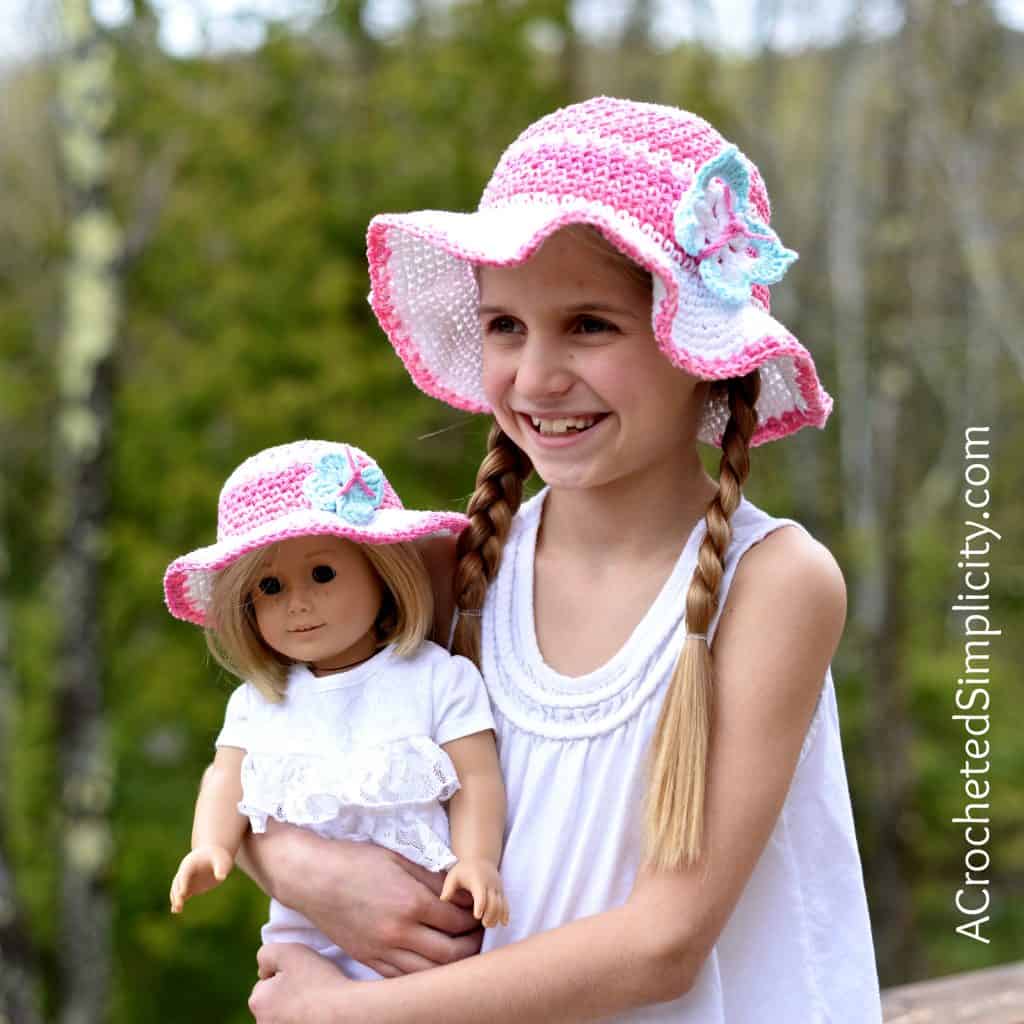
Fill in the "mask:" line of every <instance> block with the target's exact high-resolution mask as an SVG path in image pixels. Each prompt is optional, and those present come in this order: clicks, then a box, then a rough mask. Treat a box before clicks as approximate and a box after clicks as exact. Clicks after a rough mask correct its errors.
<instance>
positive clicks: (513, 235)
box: [367, 199, 832, 447]
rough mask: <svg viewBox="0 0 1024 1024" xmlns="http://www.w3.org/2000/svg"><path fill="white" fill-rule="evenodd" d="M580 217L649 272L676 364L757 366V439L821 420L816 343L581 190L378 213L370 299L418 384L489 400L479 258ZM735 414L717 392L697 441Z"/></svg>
mask: <svg viewBox="0 0 1024 1024" xmlns="http://www.w3.org/2000/svg"><path fill="white" fill-rule="evenodd" d="M580 223H582V224H590V225H592V226H593V227H596V228H598V229H599V230H600V231H601V233H602V234H603V235H604V236H605V237H606V238H607V239H608V241H610V242H611V243H612V244H613V245H615V246H616V248H618V249H619V250H621V251H622V252H624V253H625V254H626V255H627V256H629V257H630V258H631V259H633V260H634V261H635V262H636V263H638V264H639V265H640V266H642V267H644V268H646V269H647V270H649V271H650V272H651V273H652V274H653V276H654V301H653V307H652V314H651V320H652V325H653V328H654V335H655V337H656V339H657V342H658V345H659V346H660V347H661V350H662V351H663V352H664V353H665V355H666V356H667V357H668V359H669V360H670V361H671V362H672V364H673V365H675V366H677V367H679V368H680V369H681V370H683V371H685V372H686V373H689V374H691V375H693V376H695V377H699V378H702V379H707V380H721V379H725V378H729V377H740V376H743V375H744V374H747V373H750V372H751V371H752V370H754V369H758V370H759V371H760V375H761V393H760V397H759V399H758V402H757V413H758V426H757V429H756V431H755V433H754V436H753V437H752V439H751V441H750V443H751V445H758V444H763V443H764V442H766V441H771V440H775V439H777V438H780V437H785V436H786V435H787V434H791V433H793V432H794V431H796V430H799V429H800V428H801V427H805V426H815V427H821V426H823V425H824V423H825V421H826V419H827V418H828V415H829V412H830V411H831V409H832V399H831V397H830V396H829V395H828V393H827V392H826V391H825V390H824V388H823V387H822V386H821V383H820V381H819V380H818V375H817V372H816V370H815V368H814V362H813V361H812V359H811V356H810V354H809V353H808V351H807V350H806V349H805V348H804V347H803V345H801V344H800V342H798V341H797V340H796V338H794V337H793V335H792V334H790V333H789V331H788V330H786V328H785V327H784V326H783V325H782V324H781V323H779V321H777V320H776V319H774V317H772V316H771V315H770V314H769V313H768V312H767V311H766V310H765V309H764V308H763V307H762V306H761V305H760V304H759V303H758V301H757V299H756V297H755V298H754V299H752V300H751V301H750V302H748V303H746V304H744V305H741V306H735V305H728V304H726V303H725V302H723V301H721V300H720V299H718V298H716V297H715V296H714V295H713V294H712V293H711V292H710V291H709V290H708V289H707V288H706V287H705V286H704V285H703V283H702V282H701V280H700V278H699V277H698V276H697V275H696V273H694V269H693V268H692V267H690V266H686V265H680V264H679V263H677V262H676V260H675V259H674V258H673V257H672V256H670V255H669V253H668V252H666V248H667V247H663V245H662V243H661V242H659V241H658V240H657V239H655V238H654V237H652V233H651V232H650V231H649V230H648V231H645V230H644V229H643V228H642V227H641V226H640V225H639V224H638V223H636V222H635V221H632V220H630V219H629V218H626V217H623V216H622V215H620V214H617V213H616V212H615V211H614V210H612V209H611V208H609V207H607V206H604V205H603V204H601V203H596V202H590V201H587V200H581V199H572V200H569V201H566V200H563V201H561V202H557V203H556V202H552V203H545V202H530V203H512V204H510V205H506V206H494V207H486V208H481V209H479V210H477V211H476V212H475V213H452V212H447V211H440V210H422V211H418V212H415V213H407V214H382V215H380V216H377V217H374V219H373V220H372V221H371V222H370V227H369V231H368V234H367V254H368V258H369V266H370V280H371V285H372V291H371V294H370V303H371V305H372V306H373V309H374V312H375V313H376V314H377V318H378V320H379V321H380V323H381V326H382V327H383V328H384V331H385V333H386V334H387V336H388V338H389V339H390V341H391V343H392V345H393V346H394V348H395V350H396V351H397V352H398V354H399V356H400V357H401V359H402V361H403V362H404V363H405V366H406V368H407V369H408V371H409V373H410V375H411V376H412V378H413V380H414V381H415V383H416V385H417V386H418V387H419V388H420V389H421V390H423V391H425V392H426V393H427V394H428V395H431V396H433V397H434V398H439V399H441V401H443V402H447V403H448V404H449V405H453V406H455V407H456V408H459V409H467V410H469V411H472V412H489V411H490V407H489V405H488V403H487V399H486V397H485V396H484V392H483V385H482V339H481V333H480V325H479V320H478V317H477V306H478V304H479V292H478V288H477V283H476V277H475V275H474V272H473V265H474V264H485V265H489V266H509V265H513V264H517V263H522V262H523V261H525V260H527V259H529V258H530V256H532V255H533V253H534V252H535V251H536V250H537V248H538V247H539V246H540V245H541V244H542V243H543V241H544V240H545V239H546V238H547V237H548V236H549V235H551V234H552V233H553V232H555V231H557V230H558V229H559V228H562V227H566V226H567V225H569V224H580ZM728 419H729V410H728V408H727V407H726V405H725V402H724V400H723V399H721V398H719V399H716V400H710V401H709V402H708V405H707V407H706V409H705V411H704V418H703V421H702V423H701V426H700V431H699V435H698V437H699V440H701V441H703V442H705V443H706V444H711V445H714V446H716V447H717V446H719V445H720V444H721V439H722V434H723V432H724V430H725V426H726V423H727V422H728Z"/></svg>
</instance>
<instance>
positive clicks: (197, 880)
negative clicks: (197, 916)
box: [171, 846, 235, 914]
mask: <svg viewBox="0 0 1024 1024" xmlns="http://www.w3.org/2000/svg"><path fill="white" fill-rule="evenodd" d="M234 863H235V861H234V858H233V857H232V856H231V854H230V853H229V852H228V851H227V850H226V849H225V848H224V847H223V846H199V847H196V849H194V850H193V851H192V852H191V853H190V854H188V856H186V857H185V859H184V860H183V861H182V862H181V866H180V867H179V868H178V873H177V874H176V875H175V876H174V881H173V882H171V913H172V914H180V913H181V908H182V907H183V906H185V900H187V899H188V898H189V897H190V896H198V895H199V893H201V892H207V891H208V890H210V889H212V888H213V887H214V886H217V885H220V883H221V882H223V881H224V879H225V878H227V877H228V875H229V874H230V873H231V868H232V867H233V866H234Z"/></svg>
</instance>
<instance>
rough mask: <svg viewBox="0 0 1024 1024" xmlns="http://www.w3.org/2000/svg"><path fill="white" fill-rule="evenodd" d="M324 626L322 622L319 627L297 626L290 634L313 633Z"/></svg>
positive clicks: (290, 630)
mask: <svg viewBox="0 0 1024 1024" xmlns="http://www.w3.org/2000/svg"><path fill="white" fill-rule="evenodd" d="M322 626H323V623H322V622H321V623H320V625H319V626H296V627H295V628H294V629H289V630H288V632H289V633H312V632H313V631H314V630H316V629H320V628H321V627H322Z"/></svg>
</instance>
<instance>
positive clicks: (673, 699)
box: [453, 226, 760, 870]
mask: <svg viewBox="0 0 1024 1024" xmlns="http://www.w3.org/2000/svg"><path fill="white" fill-rule="evenodd" d="M566 230H568V231H571V232H573V233H574V234H576V235H578V237H580V238H581V239H582V240H584V241H585V242H586V243H587V244H588V245H592V246H596V247H597V248H600V249H602V250H604V251H605V253H606V255H607V256H608V257H609V258H610V259H611V260H612V261H613V262H614V263H616V264H617V265H618V266H620V267H621V269H622V271H623V273H625V274H627V275H628V276H629V277H631V278H632V279H634V280H636V279H641V280H645V281H646V284H647V286H648V287H650V286H651V283H652V282H651V276H650V274H649V273H648V272H647V271H645V270H644V269H643V268H642V267H639V266H638V265H637V264H635V263H634V262H633V261H632V260H630V259H629V258H628V257H627V256H625V255H624V254H623V253H621V252H619V250H618V249H616V248H615V247H614V246H612V245H611V244H610V243H609V242H607V241H606V240H605V239H604V237H603V236H602V235H600V234H599V233H598V232H597V231H595V230H594V229H593V228H589V227H584V226H573V227H572V228H567V229H566ZM759 392H760V374H759V373H758V371H757V370H754V371H752V372H751V373H749V374H747V375H746V376H745V377H740V378H735V379H731V380H723V381H715V382H713V383H712V385H711V392H710V394H709V395H708V401H712V400H714V399H715V398H716V397H724V398H725V400H726V402H727V404H728V408H729V421H728V423H727V424H726V427H725V432H724V433H723V435H722V457H721V461H720V463H719V472H718V493H717V494H716V495H715V496H714V498H712V500H711V502H710V503H709V505H708V507H707V509H706V511H705V513H704V518H705V520H706V522H707V534H706V536H705V537H704V540H703V541H702V543H701V546H700V549H699V550H698V552H697V565H696V568H695V569H694V573H693V576H692V578H691V580H690V585H689V587H688V589H687V592H686V630H687V634H691V633H704V634H706V633H707V632H708V629H709V627H710V625H711V622H712V620H713V618H714V616H715V613H716V611H717V610H718V601H719V596H718V591H719V587H720V586H721V582H722V578H723V577H724V575H725V554H726V551H727V550H728V548H729V544H730V542H731V540H732V524H731V522H730V520H731V518H732V514H733V513H734V512H735V511H736V508H737V507H738V506H739V504H740V500H741V498H742V496H743V490H742V488H743V484H744V482H745V481H746V479H747V476H748V474H749V472H750V459H749V442H750V438H751V437H752V436H753V434H754V430H755V428H756V426H757V413H756V411H755V405H756V403H757V397H758V394H759ZM532 472H533V466H532V464H531V463H530V460H529V458H528V457H527V455H526V454H525V453H524V452H523V451H521V450H520V449H519V448H518V447H517V446H516V445H515V444H514V443H513V442H512V441H511V440H510V439H509V437H508V436H507V435H506V434H505V433H504V432H503V431H502V430H501V428H500V427H499V426H498V425H497V423H495V424H494V425H493V426H492V427H491V432H490V435H489V437H488V441H487V454H486V455H485V456H484V460H483V462H482V463H481V465H480V470H479V472H478V473H477V477H476V489H475V490H474V492H473V495H472V497H471V498H470V500H469V507H468V508H467V515H468V516H469V520H470V525H469V527H468V528H467V529H466V530H464V531H463V532H462V533H461V534H460V535H459V540H458V546H457V549H456V551H457V559H458V562H457V566H456V570H455V602H456V605H457V606H458V608H459V609H460V611H468V612H475V611H479V609H480V608H482V607H483V603H484V597H485V595H486V593H487V586H488V584H489V583H490V582H491V581H492V580H493V579H494V578H495V576H496V575H497V572H498V566H499V564H500V562H501V551H502V548H503V546H504V544H505V540H506V538H507V537H508V533H509V529H510V527H511V525H512V519H513V517H514V516H515V514H516V511H517V510H518V508H519V505H520V503H521V501H522V496H523V485H524V483H525V482H526V480H527V478H528V477H529V476H530V474H531V473H532ZM453 650H454V651H455V652H456V653H458V654H464V655H466V656H467V657H469V658H471V659H472V660H473V661H475V662H476V664H477V665H480V616H479V615H473V614H470V615H460V616H459V618H458V621H457V625H456V629H455V638H454V644H453ZM713 692H714V666H713V663H712V659H711V652H710V650H709V648H708V645H707V643H705V642H704V641H702V640H699V639H696V638H693V637H690V636H689V635H688V636H687V639H686V641H685V642H684V644H683V649H682V651H681V652H680V655H679V658H678V660H677V661H676V664H675V668H674V669H673V672H672V678H671V680H670V682H669V686H668V691H667V693H666V695H665V700H664V703H663V704H662V708H661V713H660V715H659V717H658V724H657V726H656V728H655V732H654V736H653V737H652V739H651V744H650V747H649V748H648V752H647V773H648V774H647V790H646V795H645V798H644V809H643V820H644V835H643V857H644V861H645V863H646V865H648V866H649V867H651V868H653V869H655V870H670V869H675V868H681V867H685V866H689V865H692V864H695V863H696V862H697V861H698V860H699V859H700V857H701V855H702V852H703V832H704V799H705V793H706V786H707V756H708V746H709V740H710V734H711V702H712V698H713Z"/></svg>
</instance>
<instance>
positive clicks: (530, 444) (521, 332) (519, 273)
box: [479, 231, 709, 488]
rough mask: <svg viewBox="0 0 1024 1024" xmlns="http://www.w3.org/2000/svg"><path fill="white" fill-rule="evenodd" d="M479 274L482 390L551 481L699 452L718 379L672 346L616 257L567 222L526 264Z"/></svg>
mask: <svg viewBox="0 0 1024 1024" xmlns="http://www.w3.org/2000/svg"><path fill="white" fill-rule="evenodd" d="M479 282H480V323H481V328H482V331H483V339H484V342H483V385H484V392H485V394H486V396H487V399H488V401H489V403H490V405H491V407H492V409H493V410H494V416H495V418H496V419H497V421H498V424H499V425H500V426H501V428H502V430H504V431H505V433H506V434H508V436H509V437H510V438H511V439H512V440H513V441H514V442H515V443H516V444H517V445H518V446H519V447H520V448H521V449H522V450H523V451H524V452H526V454H527V455H529V456H530V459H531V460H532V461H533V464H534V467H535V468H536V470H537V472H538V473H539V474H540V476H541V477H542V478H543V479H544V480H545V481H546V482H547V483H548V484H551V485H552V486H557V487H575V488H578V487H595V486H601V485H606V484H609V483H611V482H613V481H616V480H621V479H623V478H625V477H627V476H630V475H632V474H635V473H638V472H643V471H645V470H651V469H656V468H657V467H669V466H671V467H676V466H678V465H679V464H680V460H682V459H684V458H686V457H687V453H689V457H690V458H693V457H694V448H695V443H696V437H697V428H698V425H699V422H700V416H701V412H702V410H703V406H704V401H705V399H706V397H707V392H708V387H709V384H708V382H707V381H699V380H698V379H697V378H695V377H691V376H689V375H688V374H685V373H683V372H682V371H681V370H678V369H676V368H674V367H673V366H672V365H671V364H670V363H669V362H668V360H667V359H666V358H665V356H664V355H662V353H661V352H660V350H659V349H658V346H657V342H656V341H655V339H654V333H653V330H652V328H651V291H650V288H649V287H647V286H646V285H645V284H644V283H643V282H642V281H639V280H636V279H634V278H633V277H632V276H631V275H630V274H629V273H628V272H627V270H626V269H625V268H623V267H622V266H621V265H620V264H617V263H616V262H615V259H614V257H613V256H612V255H610V254H608V253H606V252H604V251H603V250H602V249H601V248H600V247H599V246H598V245H596V244H592V243H590V242H588V241H587V240H585V239H581V238H580V237H579V236H578V235H576V234H574V233H572V232H566V231H560V232H556V233H555V234H553V235H552V236H551V237H550V238H548V240H547V241H546V242H545V243H544V244H543V245H542V246H541V248H540V249H539V250H538V251H537V252H536V253H535V254H534V255H533V256H532V257H531V258H530V259H529V260H528V261H527V262H525V263H522V264H519V265H518V266H514V267H481V268H479ZM673 471H675V470H674V468H673Z"/></svg>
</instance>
